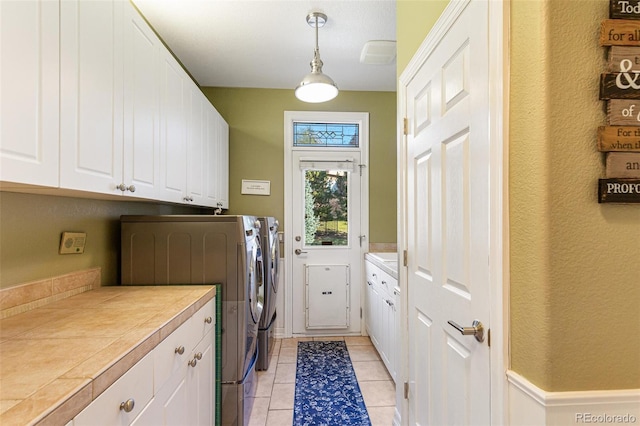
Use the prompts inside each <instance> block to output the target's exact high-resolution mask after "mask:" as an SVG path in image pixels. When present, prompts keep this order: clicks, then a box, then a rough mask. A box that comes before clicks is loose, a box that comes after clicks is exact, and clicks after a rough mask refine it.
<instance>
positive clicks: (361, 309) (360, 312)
mask: <svg viewBox="0 0 640 426" xmlns="http://www.w3.org/2000/svg"><path fill="white" fill-rule="evenodd" d="M360 318H362V308H360Z"/></svg>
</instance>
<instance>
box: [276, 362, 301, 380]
mask: <svg viewBox="0 0 640 426" xmlns="http://www.w3.org/2000/svg"><path fill="white" fill-rule="evenodd" d="M295 382H296V364H279V365H278V369H277V370H276V379H275V382H274V383H295Z"/></svg>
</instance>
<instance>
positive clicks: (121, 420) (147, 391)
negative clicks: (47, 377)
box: [73, 353, 154, 426]
mask: <svg viewBox="0 0 640 426" xmlns="http://www.w3.org/2000/svg"><path fill="white" fill-rule="evenodd" d="M153 362H154V360H153V353H149V354H148V355H147V356H145V357H144V358H142V359H141V360H140V361H138V363H137V364H135V365H134V366H133V367H131V369H129V370H128V371H127V372H126V373H125V374H123V375H122V376H121V377H120V378H119V379H118V380H116V381H115V382H114V383H113V384H112V385H111V386H109V387H108V388H107V390H105V391H104V392H103V393H102V394H100V395H99V396H98V397H97V398H96V399H94V400H93V402H92V403H91V404H89V405H88V406H87V407H86V408H85V409H84V410H82V411H81V412H80V413H79V414H78V415H77V416H76V417H75V418H74V419H73V424H74V426H83V425H90V426H99V425H120V424H129V423H131V422H132V421H133V420H134V419H135V418H136V416H137V415H138V414H140V412H141V411H142V410H143V409H144V408H145V407H146V406H147V404H148V403H149V402H150V401H151V399H152V397H153Z"/></svg>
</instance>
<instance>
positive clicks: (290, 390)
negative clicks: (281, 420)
mask: <svg viewBox="0 0 640 426" xmlns="http://www.w3.org/2000/svg"><path fill="white" fill-rule="evenodd" d="M295 386H296V385H295V384H294V383H275V384H274V385H273V391H272V393H271V403H270V404H269V410H292V409H293V400H294V396H295Z"/></svg>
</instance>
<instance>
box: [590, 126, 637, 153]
mask: <svg viewBox="0 0 640 426" xmlns="http://www.w3.org/2000/svg"><path fill="white" fill-rule="evenodd" d="M598 151H603V152H606V151H626V152H640V127H635V126H600V127H598Z"/></svg>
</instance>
